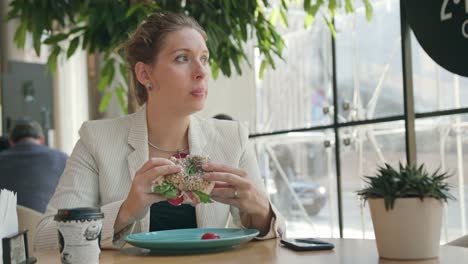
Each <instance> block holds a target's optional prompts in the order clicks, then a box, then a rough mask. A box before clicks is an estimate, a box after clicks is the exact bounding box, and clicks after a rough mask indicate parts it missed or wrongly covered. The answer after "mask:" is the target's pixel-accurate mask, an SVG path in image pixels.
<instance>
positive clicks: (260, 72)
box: [258, 60, 268, 80]
mask: <svg viewBox="0 0 468 264" xmlns="http://www.w3.org/2000/svg"><path fill="white" fill-rule="evenodd" d="M267 65H268V63H267V62H266V61H265V60H262V64H261V65H260V71H259V73H258V76H259V78H260V80H261V79H263V75H264V74H265V70H266V67H267Z"/></svg>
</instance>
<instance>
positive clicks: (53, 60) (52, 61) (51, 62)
mask: <svg viewBox="0 0 468 264" xmlns="http://www.w3.org/2000/svg"><path fill="white" fill-rule="evenodd" d="M60 51H61V49H60V47H59V46H55V47H54V49H53V50H52V52H51V53H50V55H49V58H48V59H47V65H48V66H49V69H50V72H52V73H54V72H55V71H56V70H57V59H58V55H59V54H60Z"/></svg>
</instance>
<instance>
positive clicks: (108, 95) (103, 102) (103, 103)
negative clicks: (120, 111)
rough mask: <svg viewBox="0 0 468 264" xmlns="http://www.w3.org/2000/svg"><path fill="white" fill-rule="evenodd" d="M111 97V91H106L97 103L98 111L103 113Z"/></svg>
mask: <svg viewBox="0 0 468 264" xmlns="http://www.w3.org/2000/svg"><path fill="white" fill-rule="evenodd" d="M111 99H112V93H111V92H108V93H106V94H105V95H104V96H103V97H102V99H101V102H100V103H99V113H104V112H105V111H106V109H107V107H108V106H109V103H110V100H111Z"/></svg>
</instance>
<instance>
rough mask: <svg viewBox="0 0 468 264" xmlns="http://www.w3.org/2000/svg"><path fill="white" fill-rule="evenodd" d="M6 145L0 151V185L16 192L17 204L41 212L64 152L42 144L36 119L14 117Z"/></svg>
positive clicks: (53, 184) (60, 168)
mask: <svg viewBox="0 0 468 264" xmlns="http://www.w3.org/2000/svg"><path fill="white" fill-rule="evenodd" d="M10 145H11V147H10V148H9V149H7V150H4V151H2V152H0V189H3V188H5V189H8V190H12V191H15V192H16V193H17V199H18V204H19V205H22V206H24V207H28V208H31V209H33V210H35V211H37V212H40V213H44V212H45V210H46V207H47V204H48V203H49V200H50V198H51V197H52V195H53V194H54V192H55V188H56V187H57V184H58V182H59V178H60V175H62V173H63V170H64V168H65V163H66V161H67V158H68V156H67V155H66V154H65V153H63V152H60V151H57V150H54V149H51V148H49V147H47V146H45V145H44V135H43V132H42V128H41V126H40V125H39V123H37V122H35V121H25V120H22V121H18V122H17V123H16V124H15V125H14V126H13V128H12V130H11V132H10Z"/></svg>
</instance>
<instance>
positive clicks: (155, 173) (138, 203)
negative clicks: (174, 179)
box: [114, 158, 181, 230]
mask: <svg viewBox="0 0 468 264" xmlns="http://www.w3.org/2000/svg"><path fill="white" fill-rule="evenodd" d="M180 170H181V168H180V167H179V166H177V165H175V164H174V163H173V162H172V161H170V160H168V159H165V158H150V159H149V160H148V161H147V162H146V163H145V164H144V165H143V166H142V167H141V168H140V169H139V170H138V171H137V172H136V174H135V177H134V178H133V182H132V187H131V189H130V192H129V193H128V196H127V199H126V200H125V201H124V202H123V203H122V206H121V207H120V211H119V214H118V216H117V219H116V221H115V224H114V230H120V229H121V228H123V227H125V226H127V225H129V224H131V223H133V222H135V221H138V220H140V219H141V218H143V216H144V215H145V214H146V212H147V210H148V207H150V206H151V205H152V204H153V203H157V202H160V201H164V200H166V198H165V197H163V196H161V195H159V194H156V193H153V192H152V191H151V186H152V185H153V183H154V182H155V181H156V180H157V179H158V178H159V177H164V175H168V174H173V173H177V172H179V171H180Z"/></svg>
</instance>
